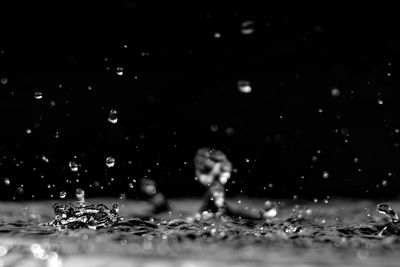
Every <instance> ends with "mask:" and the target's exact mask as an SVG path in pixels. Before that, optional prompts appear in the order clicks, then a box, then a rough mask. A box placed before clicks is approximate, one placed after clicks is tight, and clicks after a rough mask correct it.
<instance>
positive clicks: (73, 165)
mask: <svg viewBox="0 0 400 267" xmlns="http://www.w3.org/2000/svg"><path fill="white" fill-rule="evenodd" d="M68 165H69V168H70V169H71V171H73V172H77V171H78V164H77V163H76V162H74V161H70V162H69V164H68Z"/></svg>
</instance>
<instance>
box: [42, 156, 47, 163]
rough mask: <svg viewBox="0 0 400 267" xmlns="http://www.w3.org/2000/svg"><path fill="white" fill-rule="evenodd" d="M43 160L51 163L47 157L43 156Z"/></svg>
mask: <svg viewBox="0 0 400 267" xmlns="http://www.w3.org/2000/svg"><path fill="white" fill-rule="evenodd" d="M42 160H43V161H44V162H46V163H49V158H48V157H46V156H45V155H42Z"/></svg>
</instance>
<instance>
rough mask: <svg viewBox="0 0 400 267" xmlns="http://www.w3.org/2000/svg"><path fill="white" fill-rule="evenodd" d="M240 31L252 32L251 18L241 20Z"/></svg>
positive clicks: (252, 23) (243, 32)
mask: <svg viewBox="0 0 400 267" xmlns="http://www.w3.org/2000/svg"><path fill="white" fill-rule="evenodd" d="M241 31H242V34H245V35H248V34H252V33H254V22H253V21H251V20H248V21H245V22H243V23H242V30H241Z"/></svg>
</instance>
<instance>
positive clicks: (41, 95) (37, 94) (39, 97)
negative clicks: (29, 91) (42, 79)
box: [33, 92, 43, 99]
mask: <svg viewBox="0 0 400 267" xmlns="http://www.w3.org/2000/svg"><path fill="white" fill-rule="evenodd" d="M33 96H34V97H35V99H42V98H43V94H42V93H41V92H35V94H34V95H33Z"/></svg>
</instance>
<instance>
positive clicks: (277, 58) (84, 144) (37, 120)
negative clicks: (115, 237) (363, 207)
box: [0, 0, 400, 199]
mask: <svg viewBox="0 0 400 267" xmlns="http://www.w3.org/2000/svg"><path fill="white" fill-rule="evenodd" d="M37 2H39V1H28V0H22V1H10V3H9V4H5V3H2V8H1V12H2V16H1V18H0V22H1V30H0V31H1V32H0V77H2V78H7V82H4V83H2V84H0V116H1V117H0V119H1V124H0V125H1V126H0V179H1V181H0V198H2V199H12V198H16V199H23V198H28V199H29V198H32V195H33V197H34V198H49V197H51V195H53V196H54V197H57V196H58V194H59V192H60V191H61V190H66V191H67V192H68V193H70V196H71V193H72V192H73V191H74V189H75V188H77V187H82V188H84V189H86V191H87V195H89V196H99V195H103V196H118V195H119V194H121V193H124V194H126V195H127V196H128V197H129V198H135V197H137V187H138V186H137V185H136V184H135V186H134V188H133V189H131V188H130V187H129V186H128V184H129V183H130V182H132V181H133V179H135V180H137V181H138V180H139V179H140V178H142V177H145V176H147V177H150V178H152V179H154V180H156V181H157V182H158V184H159V186H160V188H161V189H162V190H163V191H164V192H165V194H166V195H168V196H195V195H196V196H198V195H201V194H202V193H204V188H202V187H201V186H200V185H199V184H198V183H197V182H196V181H195V180H194V170H193V164H192V160H193V156H194V153H195V151H196V150H197V149H198V148H200V147H204V146H210V147H215V148H217V149H221V150H222V151H224V152H225V153H226V154H227V155H228V158H229V159H230V160H231V161H232V162H233V164H234V167H235V168H236V171H235V173H234V174H233V177H232V179H231V181H230V182H229V183H228V185H227V187H228V190H229V191H228V194H232V195H234V194H245V195H250V196H259V197H263V198H268V197H292V196H293V195H296V196H298V197H300V198H314V197H317V198H322V197H324V198H325V197H326V196H336V195H339V196H349V197H394V196H396V195H397V193H398V188H400V182H399V177H398V172H399V162H400V161H399V156H400V133H398V132H396V129H399V128H400V117H399V111H398V110H399V108H398V101H399V100H400V93H399V88H398V85H399V78H398V77H399V76H398V64H399V57H398V55H399V52H400V44H399V38H398V36H399V28H398V26H397V24H398V21H397V20H398V19H396V17H398V16H397V12H396V9H395V8H394V7H390V6H387V5H380V6H379V5H368V4H365V3H364V4H357V5H351V4H347V5H344V6H338V5H328V6H322V5H320V6H308V7H305V6H302V7H296V6H293V5H292V6H289V5H286V6H283V5H282V6H276V5H266V4H265V3H264V4H261V3H262V2H264V1H259V2H253V1H241V2H232V1H231V2H228V1H227V2H218V3H217V1H186V2H169V1H162V2H161V1H159V2H158V1H130V0H125V1H120V0H114V1H109V2H108V3H104V2H98V1H76V2H74V1H53V2H52V3H49V2H40V3H37ZM245 21H252V22H253V26H254V27H253V29H254V32H253V33H252V34H249V35H246V34H242V32H241V28H242V26H241V25H242V23H243V22H245ZM216 34H217V35H218V34H220V38H216V36H217V35H216ZM124 46H126V47H124ZM118 67H122V68H123V75H122V76H119V75H117V74H116V69H117V68H118ZM239 80H248V81H250V82H251V86H252V92H251V93H249V94H245V93H242V92H240V91H239V90H238V88H237V82H238V81H239ZM3 81H4V80H3ZM89 87H90V88H91V90H89ZM333 88H338V89H339V90H340V96H339V97H334V96H333V95H332V94H331V90H332V89H333ZM35 92H41V93H42V94H43V98H42V99H39V100H38V99H35V98H34V93H35ZM378 100H382V101H383V104H381V105H380V104H379V103H378ZM51 101H54V102H51ZM51 103H53V104H54V103H55V105H51ZM111 109H116V110H117V112H118V118H119V120H118V123H117V124H112V123H110V122H108V121H107V117H108V114H109V111H110V110H111ZM320 109H321V111H322V112H320V111H319V110H320ZM27 129H30V130H31V131H32V132H31V133H30V134H28V133H27V132H26V131H27ZM56 133H58V136H59V137H58V138H56V137H55V135H56ZM346 140H347V142H346ZM318 151H319V152H320V153H318ZM43 155H44V156H46V157H47V158H48V159H49V162H45V161H43V160H42V156H43ZM109 156H112V157H114V158H115V159H116V165H115V167H113V168H107V167H106V165H105V159H106V157H109ZM313 156H318V160H317V161H313V160H312V158H313ZM355 158H357V159H359V162H355ZM69 161H75V162H77V163H78V164H79V165H80V167H79V171H78V172H77V173H74V172H71V170H70V169H69V167H68V162H69ZM359 169H360V170H359ZM85 170H86V171H85ZM324 171H326V172H328V173H329V177H328V178H327V179H325V178H324V177H323V172H324ZM77 178H79V182H76V179H77ZM110 178H114V181H112V182H110ZM5 179H9V181H10V184H9V185H7V184H6V183H5V182H4V181H5ZM66 180H71V181H72V183H68V182H66ZM95 181H98V184H100V185H102V186H103V189H100V188H95V189H94V188H93V187H90V186H89V185H93V183H94V182H95ZM383 181H385V182H383ZM109 182H110V185H109V184H108V183H109ZM21 185H23V187H21ZM49 186H50V188H48V187H49ZM18 188H20V189H18ZM21 188H22V189H23V190H21Z"/></svg>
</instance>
